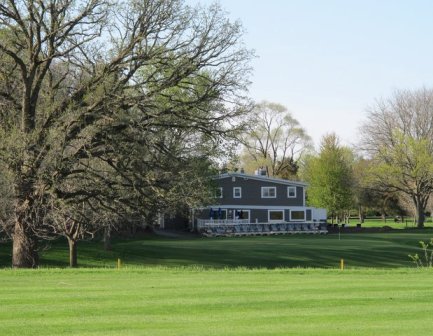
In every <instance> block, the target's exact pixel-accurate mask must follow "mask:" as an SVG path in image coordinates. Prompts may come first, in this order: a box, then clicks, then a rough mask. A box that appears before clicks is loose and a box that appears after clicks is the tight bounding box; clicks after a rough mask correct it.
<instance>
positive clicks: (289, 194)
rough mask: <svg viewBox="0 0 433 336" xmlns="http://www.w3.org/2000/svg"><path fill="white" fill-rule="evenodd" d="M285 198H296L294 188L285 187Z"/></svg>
mask: <svg viewBox="0 0 433 336" xmlns="http://www.w3.org/2000/svg"><path fill="white" fill-rule="evenodd" d="M287 197H288V198H296V187H287Z"/></svg>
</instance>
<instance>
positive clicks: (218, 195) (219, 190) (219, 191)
mask: <svg viewBox="0 0 433 336" xmlns="http://www.w3.org/2000/svg"><path fill="white" fill-rule="evenodd" d="M215 198H223V188H216V189H215Z"/></svg>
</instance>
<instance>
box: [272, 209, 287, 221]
mask: <svg viewBox="0 0 433 336" xmlns="http://www.w3.org/2000/svg"><path fill="white" fill-rule="evenodd" d="M271 212H282V213H283V219H281V220H279V219H272V220H271ZM284 217H285V211H284V210H268V222H269V223H272V222H274V223H275V222H281V221H282V222H284V221H285V220H284Z"/></svg>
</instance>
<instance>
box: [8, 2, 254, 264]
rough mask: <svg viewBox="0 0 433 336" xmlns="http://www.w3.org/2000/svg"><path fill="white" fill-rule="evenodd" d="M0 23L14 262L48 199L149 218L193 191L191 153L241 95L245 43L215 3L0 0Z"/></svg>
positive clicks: (42, 223) (232, 119)
mask: <svg viewBox="0 0 433 336" xmlns="http://www.w3.org/2000/svg"><path fill="white" fill-rule="evenodd" d="M0 32H1V33H0V59H1V60H2V63H3V64H4V65H5V66H2V67H1V68H0V77H1V78H2V79H4V81H2V84H0V117H1V118H2V120H1V122H0V139H1V140H0V161H1V163H2V166H4V167H5V171H7V175H8V176H11V181H12V185H13V186H14V190H13V194H12V197H13V204H14V206H13V218H14V224H13V226H12V228H11V229H10V230H9V233H10V235H11V236H12V237H13V258H12V259H13V260H12V263H13V266H14V267H31V266H36V265H37V262H38V261H37V241H38V238H44V237H46V236H47V235H50V234H53V233H54V234H55V232H52V231H50V227H47V223H49V221H47V216H48V214H49V213H50V212H52V211H54V210H55V209H57V208H58V207H59V206H62V207H65V208H64V209H63V210H62V211H61V212H60V213H63V214H68V213H69V212H68V211H64V210H65V209H66V210H67V209H74V208H76V207H77V206H78V205H80V204H83V203H84V204H85V208H86V209H93V211H96V209H104V211H111V212H113V213H120V214H121V213H128V212H130V211H141V212H142V214H143V216H151V215H152V213H153V212H154V211H155V210H158V209H163V208H164V207H169V206H174V203H176V202H178V201H179V200H180V199H181V198H180V197H179V195H180V194H182V195H186V197H185V198H186V199H189V200H188V202H194V200H193V199H194V198H196V197H197V194H198V193H197V192H195V191H194V190H198V189H199V188H198V187H197V186H199V185H201V184H203V182H200V181H203V180H201V179H200V174H197V173H195V174H194V173H192V172H190V170H191V169H194V168H195V167H197V166H198V165H197V164H196V162H197V160H194V158H195V159H199V158H204V157H206V158H209V159H210V160H211V159H212V156H213V155H214V154H215V151H212V150H213V149H215V146H216V145H217V144H218V143H220V142H221V139H222V138H224V137H225V136H228V135H229V133H230V132H231V129H230V128H229V127H228V125H236V124H237V123H238V121H237V118H238V117H239V116H241V115H242V114H243V112H244V110H245V108H244V106H245V105H246V104H247V103H248V101H247V99H246V97H245V89H246V87H247V85H248V74H249V71H250V67H249V60H250V58H251V52H250V51H248V50H246V49H245V48H244V47H243V45H242V41H241V37H242V27H241V26H240V24H239V23H238V22H230V21H229V20H228V19H227V18H226V17H225V14H224V12H223V11H222V10H221V8H220V7H219V5H216V4H215V5H211V6H210V7H207V8H204V7H200V6H198V7H190V6H187V5H185V4H184V2H183V1H180V0H141V1H135V0H130V1H125V2H121V3H115V2H114V3H113V2H110V1H105V0H85V1H72V0H67V1H55V0H41V1H13V0H8V1H3V2H2V3H1V5H0ZM190 159H193V160H190ZM187 162H191V163H189V164H188V163H187ZM202 168H203V166H201V167H200V169H199V170H198V171H200V172H203V171H204V170H203V169H202ZM196 172H197V171H196ZM191 176H194V178H195V179H196V181H197V183H198V184H197V185H196V186H194V187H193V186H191V184H189V183H188V179H189V178H191ZM170 201H171V202H170ZM169 203H170V204H169ZM54 205H56V206H54ZM67 217H68V218H69V217H70V216H69V215H68V216H67ZM78 217H79V216H77V218H78ZM51 227H52V226H51Z"/></svg>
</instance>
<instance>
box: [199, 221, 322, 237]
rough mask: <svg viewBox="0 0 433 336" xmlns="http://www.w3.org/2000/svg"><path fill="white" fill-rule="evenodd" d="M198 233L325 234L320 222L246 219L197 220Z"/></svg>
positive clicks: (213, 234) (225, 234) (222, 234)
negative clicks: (253, 220)
mask: <svg viewBox="0 0 433 336" xmlns="http://www.w3.org/2000/svg"><path fill="white" fill-rule="evenodd" d="M197 228H198V231H199V232H201V233H202V234H203V235H205V236H213V237H215V236H247V235H275V234H293V233H327V232H328V231H327V229H326V226H325V225H324V223H320V222H315V221H312V222H299V223H294V222H272V223H250V222H249V221H248V220H247V219H238V220H222V219H220V220H203V219H202V220H198V221H197Z"/></svg>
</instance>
